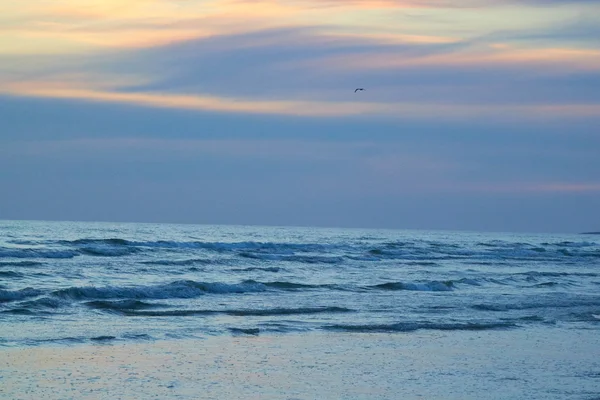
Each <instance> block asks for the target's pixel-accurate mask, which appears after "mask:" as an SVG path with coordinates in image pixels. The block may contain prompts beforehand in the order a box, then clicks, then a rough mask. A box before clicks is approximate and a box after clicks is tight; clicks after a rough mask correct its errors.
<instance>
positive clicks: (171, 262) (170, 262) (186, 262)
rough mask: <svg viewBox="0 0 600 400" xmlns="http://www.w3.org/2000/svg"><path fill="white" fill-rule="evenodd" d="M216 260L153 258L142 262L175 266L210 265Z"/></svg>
mask: <svg viewBox="0 0 600 400" xmlns="http://www.w3.org/2000/svg"><path fill="white" fill-rule="evenodd" d="M214 262H215V261H214V260H209V259H206V258H191V259H188V260H151V261H142V264H146V265H173V266H188V265H197V264H202V265H208V264H213V263H214Z"/></svg>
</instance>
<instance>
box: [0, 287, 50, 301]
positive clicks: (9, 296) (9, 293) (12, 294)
mask: <svg viewBox="0 0 600 400" xmlns="http://www.w3.org/2000/svg"><path fill="white" fill-rule="evenodd" d="M41 294H42V291H41V290H38V289H34V288H25V289H21V290H2V289H0V303H6V302H9V301H17V300H23V299H26V298H29V297H37V296H39V295H41Z"/></svg>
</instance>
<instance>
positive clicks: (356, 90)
mask: <svg viewBox="0 0 600 400" xmlns="http://www.w3.org/2000/svg"><path fill="white" fill-rule="evenodd" d="M359 90H365V89H363V88H360V87H359V88H356V89H354V93H356V92H358V91H359Z"/></svg>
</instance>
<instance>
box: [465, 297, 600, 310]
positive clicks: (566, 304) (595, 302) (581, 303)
mask: <svg viewBox="0 0 600 400" xmlns="http://www.w3.org/2000/svg"><path fill="white" fill-rule="evenodd" d="M598 306H600V298H591V299H574V300H571V299H564V300H563V299H559V300H558V301H557V300H554V301H546V302H544V301H533V302H529V303H523V302H522V303H508V304H490V303H481V304H474V305H473V306H471V308H473V309H474V310H479V311H510V310H529V309H540V308H570V307H598Z"/></svg>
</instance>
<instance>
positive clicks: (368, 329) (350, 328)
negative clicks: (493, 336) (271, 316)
mask: <svg viewBox="0 0 600 400" xmlns="http://www.w3.org/2000/svg"><path fill="white" fill-rule="evenodd" d="M513 327H516V325H515V324H514V323H510V322H492V323H485V322H481V323H479V322H466V323H434V322H399V323H395V324H374V325H346V324H336V325H326V326H324V327H323V329H326V330H334V331H343V332H364V333H374V332H381V333H388V332H414V331H417V330H423V329H427V330H439V331H482V330H492V329H507V328H513Z"/></svg>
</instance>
